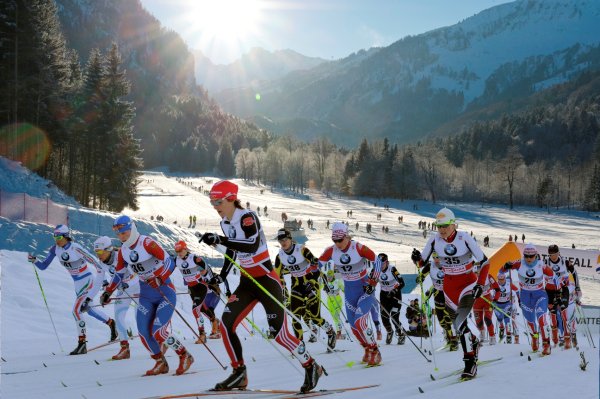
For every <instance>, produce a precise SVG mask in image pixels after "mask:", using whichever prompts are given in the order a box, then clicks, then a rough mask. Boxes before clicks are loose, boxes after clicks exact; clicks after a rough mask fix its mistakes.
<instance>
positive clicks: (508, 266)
mask: <svg viewBox="0 0 600 399" xmlns="http://www.w3.org/2000/svg"><path fill="white" fill-rule="evenodd" d="M503 269H504V270H510V269H512V263H510V262H506V263H505V264H504V266H503Z"/></svg>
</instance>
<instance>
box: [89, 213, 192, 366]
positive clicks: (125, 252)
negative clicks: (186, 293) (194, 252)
mask: <svg viewBox="0 0 600 399" xmlns="http://www.w3.org/2000/svg"><path fill="white" fill-rule="evenodd" d="M113 231H114V232H115V234H116V235H117V237H118V239H119V240H120V241H121V242H122V243H123V245H122V246H121V248H120V249H119V252H118V257H117V266H116V267H115V276H114V278H113V280H112V281H111V282H110V284H109V285H108V286H107V287H106V289H105V291H104V292H103V293H102V296H101V298H100V299H101V302H100V303H102V304H104V305H105V304H107V303H109V302H110V301H111V299H110V296H111V295H112V294H113V292H114V291H115V290H116V289H117V288H118V286H119V283H120V281H122V280H123V279H124V276H125V274H126V273H127V270H126V269H127V268H130V269H131V271H133V272H134V273H136V274H137V275H138V276H139V278H140V298H139V302H138V308H137V312H136V317H135V318H136V322H137V328H138V332H139V334H140V339H141V341H142V343H143V344H144V346H145V347H146V349H148V351H149V352H150V353H151V354H152V355H151V357H152V359H154V360H155V361H156V364H155V365H154V367H152V368H151V369H150V370H148V371H146V375H159V374H166V373H168V372H169V364H168V363H167V359H166V358H165V356H164V353H163V351H162V350H161V349H163V348H162V345H163V344H166V346H165V347H164V349H165V350H166V349H168V348H172V349H173V350H174V351H175V353H177V355H178V356H179V366H178V367H177V370H176V371H175V373H176V374H177V375H180V374H183V373H185V372H186V371H187V370H188V369H189V368H190V366H191V365H192V363H193V362H194V358H193V357H192V355H191V354H190V353H189V352H188V351H187V350H186V348H185V346H183V344H182V343H181V341H180V340H179V339H178V338H176V337H175V336H174V335H172V334H171V333H169V327H170V324H171V317H172V316H173V312H174V311H175V305H176V303H177V296H176V294H175V286H174V285H173V282H172V281H171V279H170V278H169V277H170V275H171V273H173V270H174V269H175V262H174V261H173V259H172V258H171V257H170V256H169V254H168V253H167V251H165V250H164V249H163V248H162V247H161V246H160V245H159V244H158V243H157V242H156V241H154V240H153V239H152V238H150V237H148V236H145V235H141V234H140V233H139V232H138V230H137V227H136V225H135V223H134V222H133V220H131V218H130V217H129V216H127V215H121V216H119V217H117V218H116V219H115V220H114V222H113Z"/></svg>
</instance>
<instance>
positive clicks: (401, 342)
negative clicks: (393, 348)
mask: <svg viewBox="0 0 600 399" xmlns="http://www.w3.org/2000/svg"><path fill="white" fill-rule="evenodd" d="M405 340H406V335H405V334H404V333H403V332H402V331H400V333H399V334H398V345H404V341H405Z"/></svg>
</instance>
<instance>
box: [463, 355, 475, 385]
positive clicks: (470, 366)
mask: <svg viewBox="0 0 600 399" xmlns="http://www.w3.org/2000/svg"><path fill="white" fill-rule="evenodd" d="M463 361H464V362H465V369H464V370H463V372H462V374H461V375H460V378H461V379H463V380H470V379H473V378H475V376H477V358H476V357H475V355H473V354H466V355H465V357H464V358H463Z"/></svg>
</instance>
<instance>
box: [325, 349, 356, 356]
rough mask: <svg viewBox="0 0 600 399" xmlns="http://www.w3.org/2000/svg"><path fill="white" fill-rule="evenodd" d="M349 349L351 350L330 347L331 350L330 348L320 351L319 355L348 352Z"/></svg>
mask: <svg viewBox="0 0 600 399" xmlns="http://www.w3.org/2000/svg"><path fill="white" fill-rule="evenodd" d="M348 351H349V349H334V350H331V349H330V350H328V351H326V352H321V353H319V355H327V354H329V353H340V352H348Z"/></svg>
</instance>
